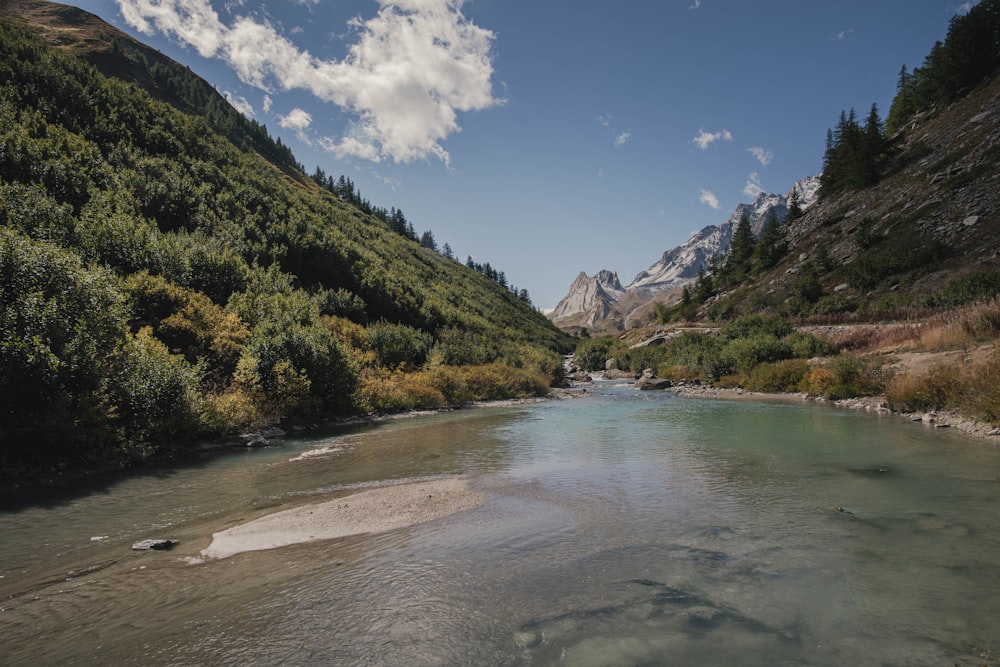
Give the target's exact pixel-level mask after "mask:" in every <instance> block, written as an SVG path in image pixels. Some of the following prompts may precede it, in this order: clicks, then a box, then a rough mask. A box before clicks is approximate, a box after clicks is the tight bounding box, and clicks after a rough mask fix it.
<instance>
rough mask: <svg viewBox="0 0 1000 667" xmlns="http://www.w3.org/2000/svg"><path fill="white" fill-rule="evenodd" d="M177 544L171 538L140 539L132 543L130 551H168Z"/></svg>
mask: <svg viewBox="0 0 1000 667" xmlns="http://www.w3.org/2000/svg"><path fill="white" fill-rule="evenodd" d="M175 544H177V543H176V542H174V541H173V540H164V539H152V540H142V541H140V542H136V543H135V544H133V545H132V551H168V550H170V549H173V548H174V545H175Z"/></svg>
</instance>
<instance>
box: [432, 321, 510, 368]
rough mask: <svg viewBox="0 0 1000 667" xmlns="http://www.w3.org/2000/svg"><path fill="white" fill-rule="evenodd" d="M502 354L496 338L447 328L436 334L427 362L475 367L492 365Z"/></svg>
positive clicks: (455, 328)
mask: <svg viewBox="0 0 1000 667" xmlns="http://www.w3.org/2000/svg"><path fill="white" fill-rule="evenodd" d="M502 354H503V349H502V348H501V345H500V341H499V339H498V338H497V337H496V336H489V335H486V334H482V333H477V332H475V331H466V330H463V329H459V328H457V327H448V328H446V329H443V330H441V331H439V332H438V334H437V340H436V341H435V342H434V346H433V347H432V348H431V351H430V353H429V355H428V361H430V362H431V363H434V364H440V365H444V366H477V365H481V364H488V363H492V362H493V361H496V360H497V359H498V358H499V357H500V356H501V355H502Z"/></svg>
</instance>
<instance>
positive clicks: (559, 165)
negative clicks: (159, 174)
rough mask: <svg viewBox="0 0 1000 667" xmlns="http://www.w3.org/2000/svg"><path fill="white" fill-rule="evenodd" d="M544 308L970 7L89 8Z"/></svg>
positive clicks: (691, 224) (796, 144) (623, 2)
mask: <svg viewBox="0 0 1000 667" xmlns="http://www.w3.org/2000/svg"><path fill="white" fill-rule="evenodd" d="M70 2H71V4H75V5H77V6H79V7H82V8H83V9H86V10H88V11H91V12H93V13H95V14H97V15H98V16H100V17H102V18H103V19H104V20H106V21H108V22H109V23H112V24H114V25H115V26H117V27H118V28H120V29H122V30H124V31H126V32H128V33H129V34H131V35H133V36H135V37H137V38H138V39H140V40H141V41H143V42H146V43H147V44H150V45H151V46H154V47H155V48H158V49H159V50H161V51H162V52H164V53H166V54H167V55H169V56H170V57H172V58H174V59H175V60H178V61H180V62H182V63H184V64H186V65H188V66H189V67H190V68H191V69H192V70H193V71H195V72H196V73H198V74H200V75H201V76H203V77H204V78H206V79H207V80H208V81H209V82H211V83H212V84H214V85H215V87H216V88H217V89H218V90H219V91H220V92H223V93H225V94H226V95H227V96H228V97H229V98H230V100H231V101H232V102H233V103H234V106H237V108H239V109H241V110H242V111H244V113H246V114H247V115H251V116H253V117H254V118H256V119H257V120H258V121H259V122H262V123H264V124H266V125H267V127H268V129H269V131H270V132H271V134H272V135H275V136H278V137H280V138H281V140H282V141H283V142H284V143H286V144H288V145H289V146H290V147H291V148H292V150H293V152H294V153H295V155H296V157H297V158H298V160H299V161H300V162H301V163H302V164H304V165H305V166H306V168H307V170H309V171H312V170H313V169H314V168H315V167H316V166H320V167H322V168H323V169H324V170H325V171H326V172H327V173H328V174H330V175H332V176H334V177H336V176H339V175H340V174H344V175H346V176H348V177H349V178H351V179H352V180H353V181H354V182H355V184H356V185H357V186H358V188H359V189H360V190H361V194H362V195H363V196H364V197H366V198H367V199H369V200H370V201H371V202H372V203H373V204H376V205H379V206H384V207H386V208H388V207H390V206H395V207H397V208H400V209H402V211H403V213H404V214H405V215H406V217H407V219H408V220H410V222H412V224H413V225H414V227H415V228H416V229H417V231H418V232H422V231H424V230H427V229H430V230H432V231H433V232H434V236H435V238H436V240H437V242H438V244H439V245H443V244H444V243H445V242H447V243H448V244H449V245H450V246H451V247H452V249H453V250H454V252H455V253H456V254H457V255H458V256H459V257H460V258H462V259H464V258H465V257H466V256H467V255H472V256H473V257H474V258H476V260H477V261H480V262H490V263H491V264H492V265H493V266H494V267H495V268H498V269H500V270H503V271H504V272H505V273H506V275H507V278H508V279H509V280H510V282H511V283H513V284H514V285H516V286H517V287H518V288H525V289H527V290H528V291H529V292H530V293H531V296H532V299H533V300H534V302H535V305H537V306H540V307H552V306H554V305H555V304H556V302H557V301H558V300H559V299H560V298H561V297H562V296H563V295H565V293H566V291H567V289H568V288H569V285H570V283H571V282H572V281H573V279H574V278H575V277H576V275H577V274H578V273H579V272H580V271H585V272H587V273H588V274H593V273H595V272H597V271H598V270H601V269H611V270H614V271H617V272H618V274H619V277H620V278H621V280H622V282H623V283H625V284H627V283H628V282H631V280H632V279H633V278H634V277H635V275H636V274H637V273H638V272H639V271H641V270H643V269H645V268H647V267H648V266H649V265H651V264H653V263H654V262H655V261H656V260H657V259H658V258H659V256H660V255H661V254H662V253H663V251H665V250H667V249H669V248H672V247H674V246H677V245H680V244H681V243H683V242H684V241H685V240H686V239H687V238H688V237H689V236H690V234H691V233H692V232H693V231H696V230H698V229H700V228H702V227H704V226H706V225H712V224H718V223H720V222H723V221H725V220H726V219H727V218H728V217H729V215H730V213H731V212H732V211H733V209H734V208H735V207H736V206H737V205H738V204H739V203H740V202H744V201H750V200H752V199H753V195H754V194H755V193H756V192H759V191H760V190H764V191H768V192H780V193H785V192H787V191H788V189H789V188H790V187H791V185H792V183H793V182H795V181H796V180H798V179H800V178H803V177H805V176H809V175H812V174H816V173H818V172H819V169H820V165H821V160H822V153H823V147H824V141H825V136H826V130H827V128H829V127H831V126H833V125H834V123H835V122H836V120H837V116H838V115H839V114H840V111H841V110H844V109H849V108H851V107H855V108H856V109H857V111H858V113H859V116H862V117H863V116H864V115H865V114H866V113H867V111H868V109H869V108H870V106H871V104H872V103H873V102H875V103H877V104H878V106H879V109H880V110H881V113H882V116H883V117H884V116H885V114H886V113H887V112H888V108H889V104H890V102H891V100H892V96H893V94H894V92H895V85H896V80H897V77H898V73H899V68H900V66H901V65H903V64H904V63H905V64H906V65H907V66H908V67H910V68H911V69H912V68H913V67H915V66H919V65H920V63H921V61H922V60H923V57H924V55H926V54H927V52H928V51H929V50H930V48H931V46H932V45H933V43H934V41H935V40H937V39H943V38H944V36H945V33H946V32H947V27H948V21H949V19H950V18H951V17H952V16H954V15H955V14H956V13H961V12H964V11H967V9H968V7H967V4H968V3H964V2H963V1H961V0H658V1H650V0H619V1H618V2H610V1H609V0H602V1H595V0H465V1H464V2H463V1H462V0H396V1H395V2H389V1H388V0H288V1H282V2H272V1H261V0H77V1H76V2H73V1H72V0H70Z"/></svg>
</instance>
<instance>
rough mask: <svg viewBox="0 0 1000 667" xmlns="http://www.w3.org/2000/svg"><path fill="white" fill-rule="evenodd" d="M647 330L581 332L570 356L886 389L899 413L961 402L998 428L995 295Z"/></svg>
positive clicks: (827, 386)
mask: <svg viewBox="0 0 1000 667" xmlns="http://www.w3.org/2000/svg"><path fill="white" fill-rule="evenodd" d="M651 334H654V331H652V330H640V331H633V332H630V333H629V334H627V335H625V336H622V337H610V336H606V337H601V338H593V339H584V340H581V341H580V342H579V344H578V345H577V351H576V355H575V356H574V362H575V363H576V364H577V365H579V366H580V367H581V368H584V369H586V370H590V371H598V370H604V369H605V368H606V366H607V360H609V359H611V360H613V362H612V363H611V366H612V367H615V368H619V369H622V370H626V371H630V372H633V373H640V372H643V371H644V370H646V369H652V370H653V371H654V372H655V373H656V375H657V376H659V377H663V378H667V379H670V380H672V381H674V382H683V383H688V384H690V383H699V384H705V385H711V386H714V387H718V388H739V389H744V390H747V391H756V392H768V393H789V392H791V393H801V394H807V395H811V396H818V397H823V398H827V399H830V400H839V399H846V398H856V397H862V396H884V398H885V402H886V404H887V406H888V407H889V408H890V409H892V410H895V411H898V412H917V411H919V412H928V411H943V410H958V411H960V412H961V413H962V414H963V415H966V416H967V417H969V418H972V419H977V420H980V421H983V422H986V423H989V424H993V425H996V426H1000V348H997V345H996V344H997V341H998V340H1000V300H996V299H992V300H989V301H981V302H976V303H972V304H967V305H965V306H962V307H959V308H953V309H949V310H946V311H941V312H939V313H938V314H936V315H934V316H931V317H928V318H926V319H924V320H921V321H910V322H901V323H896V324H877V325H807V326H796V325H794V324H793V323H792V322H791V321H789V320H786V319H783V318H780V317H776V316H760V315H757V316H746V317H742V318H739V319H736V320H734V321H732V322H729V323H726V324H724V325H722V326H721V327H718V328H706V327H700V328H688V329H683V328H671V329H666V330H664V329H663V328H662V327H661V328H659V329H657V330H656V331H655V336H654V340H656V341H658V342H662V344H649V345H640V346H638V347H632V346H630V344H634V341H636V340H637V339H642V338H643V337H647V338H648V337H649V336H650V335H651Z"/></svg>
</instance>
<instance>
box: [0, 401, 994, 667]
mask: <svg viewBox="0 0 1000 667" xmlns="http://www.w3.org/2000/svg"><path fill="white" fill-rule="evenodd" d="M453 475H461V476H465V477H468V478H470V479H471V480H472V483H473V485H474V486H475V488H477V489H478V490H480V491H482V492H484V493H486V495H487V502H486V503H485V504H484V505H482V506H480V507H478V508H476V509H474V510H471V511H468V512H464V513H462V514H459V515H454V516H450V517H447V518H444V519H440V520H437V521H433V522H431V523H426V524H421V525H418V526H414V527H411V528H407V529H402V530H397V531H393V532H390V533H385V534H381V535H367V536H364V535H363V536H355V537H349V538H343V539H337V540H330V541H326V542H314V543H310V544H303V545H297V546H291V547H285V548H282V549H275V550H271V551H259V552H251V553H245V554H241V555H238V556H234V557H232V558H228V559H224V560H219V561H209V562H207V563H203V564H197V565H191V564H188V563H187V562H186V560H185V558H186V557H189V556H192V555H196V554H197V553H198V552H199V551H200V550H201V549H203V548H205V547H206V546H207V545H208V543H209V541H210V539H211V534H212V533H213V532H215V531H218V530H220V529H222V528H224V527H226V526H230V525H234V524H236V523H241V522H244V521H246V520H249V519H252V518H254V517H257V516H260V515H262V514H265V513H268V512H272V511H274V510H275V509H278V508H284V507H286V506H289V505H295V504H302V503H307V502H313V501H316V500H319V499H325V498H327V497H329V496H330V495H331V494H344V493H349V492H352V491H356V490H361V489H366V488H370V487H372V486H377V485H381V484H387V483H398V482H403V481H417V480H425V479H433V478H439V477H446V476H453ZM998 499H1000V452H998V451H997V449H996V448H995V447H994V446H993V445H992V444H990V443H989V442H988V441H984V440H982V439H974V438H971V437H966V436H963V435H961V434H958V433H951V432H948V431H946V430H942V429H931V428H928V427H926V426H923V425H918V424H911V423H908V422H905V421H903V420H900V419H896V418H888V417H881V418H880V417H875V416H871V415H867V414H857V413H852V412H848V411H841V410H836V409H828V408H822V407H816V406H809V405H800V404H792V403H788V404H780V403H744V402H739V403H736V402H726V401H712V400H700V399H699V400H693V399H685V398H678V397H676V396H673V395H672V394H667V393H649V392H641V393H640V392H635V391H634V390H631V389H625V388H614V387H608V388H602V389H598V390H596V391H593V392H591V395H590V396H589V397H587V398H580V399H576V400H566V401H551V402H546V403H543V404H537V405H530V406H518V407H504V408H489V409H481V410H478V409H477V410H463V411H457V412H453V413H447V414H439V415H433V416H426V417H417V418H409V419H401V420H395V421H390V422H387V423H383V424H380V425H377V426H366V427H360V428H353V429H350V430H343V431H340V432H337V433H332V434H327V435H324V436H317V435H312V436H310V437H307V438H296V439H292V438H289V439H286V440H285V441H284V442H283V443H282V444H280V445H278V446H274V447H269V448H267V449H263V450H253V451H245V452H238V453H233V454H227V455H214V456H212V457H210V458H206V459H205V460H204V461H196V462H191V463H190V464H188V465H183V466H182V465H178V466H176V467H173V468H163V469H159V470H150V471H146V472H145V473H144V474H139V475H133V476H128V477H123V478H121V479H118V480H114V481H109V482H107V483H106V484H104V485H103V487H102V488H99V489H97V490H94V491H92V492H89V493H77V494H68V495H65V496H63V497H61V498H56V499H50V500H49V501H47V503H46V504H45V505H38V504H36V505H26V506H23V507H19V508H8V509H7V510H6V511H4V512H3V513H0V531H2V532H0V534H2V535H3V540H2V543H0V576H2V577H3V578H2V579H0V592H2V593H3V598H2V600H0V662H2V663H3V664H9V665H29V664H30V665H38V664H52V665H55V664H94V663H106V664H137V663H143V664H176V665H195V664H204V665H209V664H210V665H226V664H233V665H235V664H239V665H247V664H254V665H272V664H295V665H300V664H329V665H528V664H530V665H557V664H565V665H661V664H669V665H713V664H714V665H736V664H739V665H847V664H852V665H883V664H892V665H953V664H960V665H966V664H968V665H973V664H976V665H979V664H983V662H987V663H988V664H994V663H995V662H996V659H995V658H993V657H992V656H993V655H994V654H995V655H997V656H1000V537H998V529H1000V503H998ZM145 537H170V538H173V539H176V540H179V541H180V544H179V545H178V547H176V548H175V549H174V550H173V551H171V552H167V553H152V552H132V551H131V550H130V546H131V543H132V542H134V541H136V540H138V539H142V538H145ZM991 651H992V653H990V652H991Z"/></svg>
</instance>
